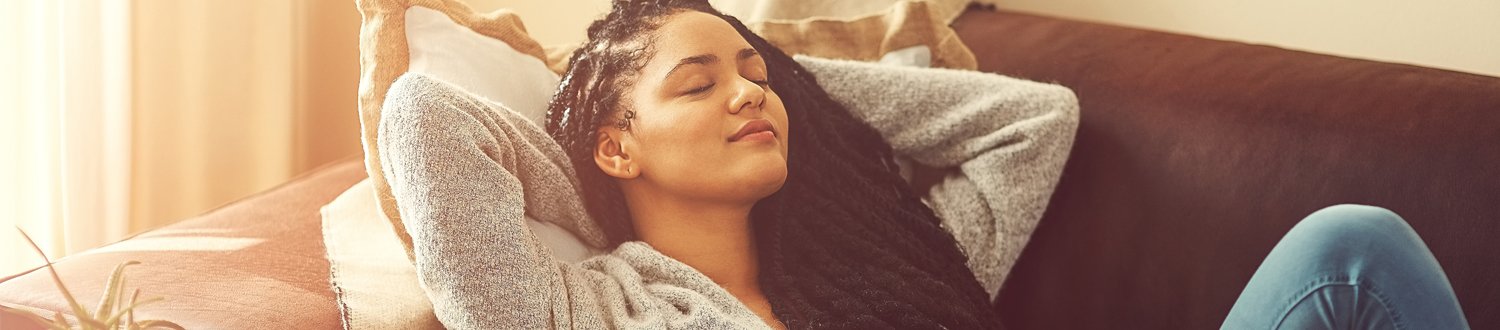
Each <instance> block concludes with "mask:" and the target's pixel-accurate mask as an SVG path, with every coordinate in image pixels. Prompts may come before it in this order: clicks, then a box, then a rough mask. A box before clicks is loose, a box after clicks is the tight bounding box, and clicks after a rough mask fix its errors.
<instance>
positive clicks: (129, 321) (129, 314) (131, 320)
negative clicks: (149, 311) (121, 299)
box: [125, 289, 141, 330]
mask: <svg viewBox="0 0 1500 330" xmlns="http://www.w3.org/2000/svg"><path fill="white" fill-rule="evenodd" d="M140 298H141V289H135V293H132V294H130V302H128V303H126V304H129V306H135V301H136V300H137V299H140ZM125 326H126V328H127V329H130V330H135V329H140V327H138V326H136V325H135V309H134V308H129V309H126V310H125Z"/></svg>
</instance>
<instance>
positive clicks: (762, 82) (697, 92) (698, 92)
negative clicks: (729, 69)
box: [683, 80, 771, 95]
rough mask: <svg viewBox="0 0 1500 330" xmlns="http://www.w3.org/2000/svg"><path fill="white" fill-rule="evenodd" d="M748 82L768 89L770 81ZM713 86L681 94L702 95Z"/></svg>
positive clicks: (709, 85)
mask: <svg viewBox="0 0 1500 330" xmlns="http://www.w3.org/2000/svg"><path fill="white" fill-rule="evenodd" d="M750 82H753V83H755V84H756V85H760V86H761V87H770V86H771V81H770V80H751V81H750ZM714 85H717V84H708V85H705V86H703V87H698V88H694V89H692V90H689V91H687V93H683V94H689V95H691V94H702V93H703V92H707V91H708V90H709V89H711V88H714Z"/></svg>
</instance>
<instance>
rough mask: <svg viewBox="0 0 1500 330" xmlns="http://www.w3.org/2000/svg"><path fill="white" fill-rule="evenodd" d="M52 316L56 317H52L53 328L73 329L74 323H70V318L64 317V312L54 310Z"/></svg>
mask: <svg viewBox="0 0 1500 330" xmlns="http://www.w3.org/2000/svg"><path fill="white" fill-rule="evenodd" d="M52 317H55V318H54V319H52V328H53V329H61V330H70V329H73V325H71V324H68V318H66V317H63V313H62V312H59V311H52Z"/></svg>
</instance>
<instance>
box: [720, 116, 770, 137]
mask: <svg viewBox="0 0 1500 330" xmlns="http://www.w3.org/2000/svg"><path fill="white" fill-rule="evenodd" d="M761 132H765V133H761ZM757 133H760V134H763V135H764V134H770V135H771V137H775V136H776V129H775V128H774V127H773V126H771V121H769V120H765V119H755V120H751V121H748V122H745V124H744V125H740V130H739V131H738V132H734V135H731V136H729V142H735V141H739V140H740V139H742V138H745V137H746V136H750V135H753V134H757Z"/></svg>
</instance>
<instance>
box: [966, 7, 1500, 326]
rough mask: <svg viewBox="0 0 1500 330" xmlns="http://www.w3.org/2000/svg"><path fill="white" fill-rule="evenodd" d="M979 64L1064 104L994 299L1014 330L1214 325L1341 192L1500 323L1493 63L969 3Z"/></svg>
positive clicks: (1466, 301) (1474, 308) (1476, 321)
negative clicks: (1287, 237)
mask: <svg viewBox="0 0 1500 330" xmlns="http://www.w3.org/2000/svg"><path fill="white" fill-rule="evenodd" d="M954 27H955V29H956V30H957V31H958V33H959V36H960V38H961V39H963V40H964V42H966V43H967V44H968V45H969V46H970V47H971V48H972V49H973V50H974V53H975V54H976V57H977V58H978V61H979V67H980V70H982V71H988V72H996V73H1000V74H1005V75H1010V76H1016V77H1021V78H1026V79H1031V80H1038V81H1046V82H1056V83H1060V84H1062V85H1065V86H1068V87H1071V88H1073V89H1074V91H1075V92H1076V93H1077V94H1078V96H1079V99H1080V102H1081V107H1082V110H1081V111H1082V119H1081V124H1080V127H1079V130H1078V137H1077V143H1076V144H1075V146H1074V150H1073V153H1072V155H1071V158H1070V159H1069V162H1068V165H1067V167H1066V169H1065V170H1064V173H1063V177H1062V181H1061V183H1060V186H1059V187H1058V190H1057V192H1056V194H1055V195H1054V196H1053V199H1052V202H1051V204H1050V206H1049V208H1048V210H1047V212H1046V214H1045V216H1044V217H1043V219H1042V222H1041V224H1040V225H1039V227H1038V228H1037V231H1036V232H1035V234H1034V236H1033V237H1032V241H1031V242H1030V244H1029V245H1028V246H1027V248H1026V251H1025V252H1024V253H1023V254H1022V256H1021V259H1020V260H1019V261H1018V264H1017V265H1016V268H1015V269H1014V270H1013V273H1012V274H1011V275H1010V279H1009V280H1008V282H1007V283H1006V284H1005V287H1004V288H1003V289H1002V291H1001V293H1000V296H999V297H998V298H997V301H996V303H997V308H999V309H1000V312H1001V313H1002V315H1004V317H1005V319H1006V322H1007V325H1008V326H1010V327H1011V328H1012V329H1039V328H1046V329H1094V328H1118V327H1120V326H1121V325H1130V326H1128V327H1129V328H1143V329H1167V328H1191V329H1206V328H1217V327H1218V326H1219V323H1220V322H1222V321H1223V319H1224V316H1225V315H1227V314H1228V312H1229V308H1230V307H1231V306H1232V305H1233V303H1234V301H1235V298H1237V297H1238V295H1239V294H1240V291H1241V290H1242V289H1243V288H1244V285H1245V283H1246V282H1248V281H1249V279H1250V276H1251V275H1252V274H1253V273H1254V271H1255V269H1256V268H1257V267H1258V266H1259V265H1260V262H1261V260H1262V259H1263V258H1264V257H1265V256H1266V254H1267V253H1268V252H1270V250H1271V247H1272V246H1274V245H1275V244H1276V242H1277V241H1278V240H1279V239H1280V238H1281V236H1282V235H1283V234H1285V233H1286V231H1287V230H1288V229H1290V228H1291V227H1292V226H1293V225H1294V224H1295V223H1296V222H1297V221H1298V220H1300V219H1301V218H1303V217H1304V216H1306V215H1308V214H1310V213H1312V212H1313V211H1315V210H1317V209H1320V208H1322V207H1325V206H1330V205H1334V204H1341V203H1359V204H1371V205H1378V206H1382V207H1385V208H1388V209H1391V210H1393V211H1395V212H1396V213H1398V214H1400V215H1402V216H1403V217H1404V218H1405V219H1406V220H1407V221H1408V222H1410V223H1411V225H1412V226H1413V227H1414V228H1415V229H1416V230H1417V232H1418V233H1419V234H1420V235H1421V236H1422V237H1423V238H1424V239H1425V241H1426V242H1427V244H1428V245H1429V246H1430V248H1431V249H1432V251H1433V253H1434V254H1435V255H1436V256H1437V258H1438V260H1439V262H1440V263H1441V264H1442V266H1443V267H1444V269H1445V270H1446V272H1447V274H1448V276H1449V278H1450V280H1451V281H1452V283H1453V287H1454V289H1455V290H1456V291H1457V293H1458V298H1459V300H1460V303H1461V304H1462V305H1463V307H1464V308H1465V310H1466V312H1467V315H1468V318H1469V321H1470V322H1471V324H1472V326H1473V327H1474V328H1477V329H1490V328H1500V314H1494V313H1483V312H1484V311H1489V310H1497V309H1500V281H1496V280H1495V279H1496V278H1497V277H1496V276H1495V274H1500V262H1497V261H1500V258H1497V257H1496V256H1495V251H1496V250H1500V240H1496V239H1494V238H1493V237H1494V236H1495V235H1496V234H1500V78H1496V77H1489V76H1482V75H1475V74H1467V73H1460V72H1452V71H1445V70H1438V69H1431V68H1423V67H1417V66H1410V65H1401V64H1391V63H1380V62H1372V61H1364V60H1355V59H1348V58H1341V57H1334V56H1327V55H1319V54H1312V53H1306V52H1300V51H1293V50H1286V49H1280V48H1275V47H1269V46H1259V45H1249V44H1244V43H1236V42H1227V41H1217V40H1208V39H1202V38H1196V37H1190V36H1183V35H1176V34H1169V33H1163V32H1153V31H1145V30H1138V29H1130V28H1122V27H1115V26H1107V25H1101V24H1093V23H1085V22H1078V21H1069V20H1062V19H1056V18H1048V17H1042V16H1034V15H1027V14H1020V13H1013V12H1004V11H1000V12H994V11H990V10H985V9H978V8H972V9H970V10H969V11H968V12H967V13H965V14H964V16H962V17H960V18H959V19H958V20H957V21H956V22H955V24H954Z"/></svg>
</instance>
